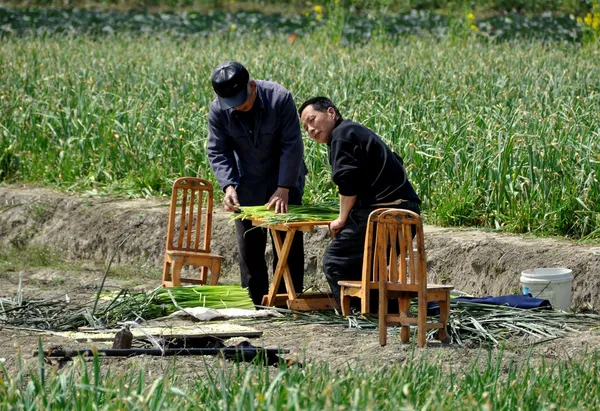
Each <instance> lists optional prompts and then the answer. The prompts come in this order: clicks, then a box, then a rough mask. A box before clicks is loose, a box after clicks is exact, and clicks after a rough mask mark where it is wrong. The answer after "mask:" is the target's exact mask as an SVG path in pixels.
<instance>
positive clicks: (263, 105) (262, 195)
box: [207, 80, 307, 205]
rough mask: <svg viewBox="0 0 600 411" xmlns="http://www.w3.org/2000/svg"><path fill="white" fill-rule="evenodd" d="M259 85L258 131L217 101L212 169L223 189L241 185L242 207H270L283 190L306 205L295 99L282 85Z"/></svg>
mask: <svg viewBox="0 0 600 411" xmlns="http://www.w3.org/2000/svg"><path fill="white" fill-rule="evenodd" d="M255 82H256V85H257V92H258V93H257V102H256V104H257V106H256V108H257V110H256V111H254V113H255V115H254V130H250V127H249V125H248V122H247V121H245V120H244V116H243V115H242V114H241V113H239V112H236V111H235V110H234V109H227V108H221V105H220V104H219V101H218V99H215V100H214V101H213V102H212V103H211V105H210V112H209V115H208V131H209V134H208V147H207V149H208V158H209V160H210V165H211V167H212V169H213V171H214V173H215V176H216V178H217V181H218V183H219V185H220V186H221V188H222V189H225V187H227V186H228V185H234V186H235V187H236V191H237V194H238V199H239V201H240V204H241V205H261V204H265V203H266V202H267V201H268V200H269V198H270V196H271V195H272V194H273V192H274V191H275V190H276V189H277V187H286V188H289V189H290V192H289V203H290V204H300V203H301V200H302V194H303V191H304V180H305V175H306V172H307V170H306V166H305V165H304V161H303V155H304V145H303V143H302V134H301V131H300V122H299V120H298V114H297V112H296V105H295V103H294V99H293V98H292V95H291V93H290V92H289V91H287V90H286V89H285V88H283V87H282V86H281V85H279V84H277V83H273V82H270V81H261V80H255Z"/></svg>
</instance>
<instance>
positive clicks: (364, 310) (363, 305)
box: [360, 288, 374, 315]
mask: <svg viewBox="0 0 600 411" xmlns="http://www.w3.org/2000/svg"><path fill="white" fill-rule="evenodd" d="M360 313H361V314H362V315H367V314H374V313H372V312H371V290H370V289H368V288H367V289H362V290H361V297H360Z"/></svg>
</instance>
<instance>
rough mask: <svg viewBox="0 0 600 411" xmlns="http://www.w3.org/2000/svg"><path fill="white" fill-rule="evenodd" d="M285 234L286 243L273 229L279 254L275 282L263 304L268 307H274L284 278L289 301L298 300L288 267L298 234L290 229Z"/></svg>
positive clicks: (293, 229)
mask: <svg viewBox="0 0 600 411" xmlns="http://www.w3.org/2000/svg"><path fill="white" fill-rule="evenodd" d="M284 233H285V241H283V243H282V241H281V238H279V235H278V233H277V230H275V229H274V228H271V234H272V236H273V242H274V243H275V250H274V252H276V253H277V258H278V261H277V267H276V268H275V273H274V274H273V282H271V287H270V288H269V294H268V295H267V298H266V301H265V302H264V303H263V304H264V305H266V306H272V305H274V301H275V296H276V294H277V290H278V289H279V284H280V283H281V277H283V281H284V283H285V288H286V290H287V295H288V299H289V300H293V299H295V298H296V290H295V289H294V283H293V282H292V276H291V274H290V267H289V266H288V261H287V260H288V256H289V255H290V249H291V248H292V241H293V240H294V235H295V234H296V229H295V228H290V229H289V230H288V231H284Z"/></svg>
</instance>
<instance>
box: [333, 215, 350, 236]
mask: <svg viewBox="0 0 600 411" xmlns="http://www.w3.org/2000/svg"><path fill="white" fill-rule="evenodd" d="M345 225H346V220H342V219H341V218H336V219H335V220H333V221H332V222H331V223H329V232H330V233H331V237H332V238H333V237H335V236H336V235H337V233H338V232H339V231H340V230H341V229H342V227H344V226H345Z"/></svg>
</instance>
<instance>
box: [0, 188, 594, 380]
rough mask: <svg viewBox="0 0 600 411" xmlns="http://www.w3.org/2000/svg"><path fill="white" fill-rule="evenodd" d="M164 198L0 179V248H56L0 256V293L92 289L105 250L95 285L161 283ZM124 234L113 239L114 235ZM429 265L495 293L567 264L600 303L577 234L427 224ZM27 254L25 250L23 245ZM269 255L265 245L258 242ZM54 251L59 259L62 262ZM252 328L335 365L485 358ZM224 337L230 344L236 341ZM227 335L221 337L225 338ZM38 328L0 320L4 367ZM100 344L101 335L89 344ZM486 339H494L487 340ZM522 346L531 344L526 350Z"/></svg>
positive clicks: (310, 278)
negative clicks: (49, 257) (45, 257)
mask: <svg viewBox="0 0 600 411" xmlns="http://www.w3.org/2000/svg"><path fill="white" fill-rule="evenodd" d="M167 212H168V201H167V200H160V199H159V200H156V199H153V200H123V199H113V198H82V197H75V196H69V195H65V194H63V193H58V192H54V191H51V190H47V189H39V188H31V187H15V186H10V187H0V249H5V250H7V249H14V248H15V247H17V248H20V249H21V250H24V251H23V253H26V255H25V256H23V255H21V256H20V257H19V258H20V259H22V260H24V261H25V262H27V260H28V259H39V258H40V256H39V255H35V253H32V252H31V250H32V249H33V250H40V249H41V250H57V251H58V253H59V255H60V261H61V262H60V263H56V262H54V263H51V264H46V265H43V264H37V265H36V264H30V265H29V266H28V265H27V264H25V263H21V264H15V266H11V265H10V264H7V263H5V264H3V265H0V297H14V296H15V295H16V292H17V288H18V284H19V279H21V281H22V285H23V291H24V295H25V297H26V298H64V296H65V294H68V295H69V297H70V298H71V300H72V301H84V300H86V299H91V298H93V296H94V293H95V291H96V290H97V288H96V287H97V286H98V285H99V284H100V281H101V279H102V276H103V274H104V271H105V269H106V264H107V262H108V259H109V258H110V257H111V256H112V255H113V254H114V255H115V257H116V258H115V260H114V262H113V265H112V266H111V271H110V273H109V276H108V279H107V282H106V286H107V287H128V288H134V289H143V290H149V289H152V288H154V287H156V286H158V285H159V284H160V270H161V267H162V258H163V252H164V241H165V233H166V222H167ZM229 219H230V216H229V215H227V214H225V213H221V212H217V213H215V217H214V220H215V221H214V230H213V244H212V248H213V252H215V253H217V254H220V255H223V256H224V257H225V261H224V265H223V274H222V281H223V282H224V283H231V284H236V283H237V282H238V281H239V271H238V268H237V264H236V258H237V257H236V251H235V236H234V228H233V226H232V225H231V224H229ZM125 238H127V239H126V241H125V243H124V244H123V245H122V246H121V247H120V248H118V244H119V243H120V242H121V241H122V240H123V239H125ZM327 241H328V239H327V232H326V231H325V230H317V232H315V233H313V234H308V235H306V237H305V244H306V245H305V249H306V260H305V271H306V277H307V279H306V283H307V285H308V286H312V287H313V288H317V289H322V290H326V289H327V287H326V282H325V280H324V278H323V275H322V274H321V262H320V260H321V258H322V253H323V250H324V248H325V246H326V244H327ZM426 249H427V258H428V270H429V271H428V272H429V274H430V276H431V280H432V281H437V282H442V283H450V284H453V285H454V286H455V287H456V288H457V289H459V290H462V291H464V292H467V293H471V294H473V295H478V296H482V295H501V294H509V293H512V292H518V291H519V275H520V272H521V271H522V270H525V269H527V268H534V267H542V266H545V267H568V268H571V269H572V270H573V273H574V281H573V308H574V309H593V308H594V307H598V306H600V301H599V300H598V299H599V298H600V297H599V296H600V293H599V291H600V264H599V263H600V244H586V245H583V244H578V243H574V242H569V241H566V240H562V239H554V238H535V237H526V236H514V235H507V234H498V233H492V232H484V231H476V230H456V229H442V228H439V227H427V228H426ZM27 253H29V254H27ZM268 255H269V256H271V255H272V254H271V251H268ZM65 261H68V262H67V263H65ZM250 326H251V327H253V328H255V329H257V330H259V331H262V332H263V335H262V336H261V337H260V338H257V339H252V340H251V343H252V344H253V345H256V346H262V347H267V348H278V347H279V348H283V349H287V350H290V351H291V353H290V355H289V356H288V357H296V358H298V359H299V360H301V361H302V362H321V361H325V362H327V363H329V364H330V365H332V366H334V367H340V366H345V364H350V365H353V364H355V363H357V362H358V363H360V364H363V365H365V366H379V365H385V364H392V363H398V362H403V361H407V360H411V359H413V358H419V357H421V356H426V357H427V358H428V360H432V361H439V362H441V363H442V364H445V365H446V366H448V367H450V368H453V369H460V368H461V367H466V366H468V364H470V362H471V361H472V360H474V359H476V358H480V359H481V358H484V359H485V358H486V357H487V354H486V353H485V352H484V351H485V350H486V349H485V348H482V347H478V346H471V347H458V346H454V345H440V344H437V343H432V344H430V346H429V348H428V349H426V350H420V349H416V350H415V349H414V347H413V346H411V345H403V344H401V343H400V341H399V337H398V336H397V335H391V336H390V337H389V338H388V345H387V346H386V347H383V348H382V347H380V346H379V343H378V336H377V334H376V333H375V332H372V331H371V332H366V331H363V330H357V329H349V328H348V327H346V326H344V325H318V324H311V325H298V324H293V323H290V322H266V323H260V324H251V325H250ZM42 340H43V344H44V347H50V346H58V345H60V346H64V347H69V348H89V347H90V344H91V343H89V342H87V343H86V342H80V343H79V342H75V341H73V340H67V339H64V338H62V337H57V336H54V335H43V336H42ZM237 341H238V340H236V341H229V343H233V342H237ZM226 343H227V342H226ZM37 344H38V334H37V333H35V332H32V331H27V330H15V329H7V328H5V329H0V358H4V361H5V365H6V366H7V367H8V369H15V367H16V354H17V352H19V351H20V352H21V353H22V357H23V359H24V360H25V361H26V362H28V363H31V364H35V362H36V361H37V359H35V358H32V356H31V352H32V351H33V350H36V349H37ZM98 346H99V347H102V345H98ZM598 347H600V334H599V333H598V331H586V332H582V333H579V334H573V335H572V336H571V337H567V338H561V339H557V340H553V341H550V342H546V343H543V344H539V345H536V346H533V347H530V346H529V344H528V343H527V342H526V341H523V340H519V339H515V341H511V343H510V344H508V345H507V347H505V349H504V359H505V361H517V362H521V361H524V360H525V359H526V358H532V359H534V360H535V361H541V360H542V359H544V360H548V361H555V360H557V359H569V358H577V357H580V356H582V355H584V354H585V353H586V352H590V351H592V350H596V349H598ZM493 350H497V349H493ZM531 350H533V351H531ZM104 361H105V362H107V363H115V364H118V365H119V366H123V367H125V366H127V367H128V366H129V365H131V364H142V365H144V366H145V367H146V369H147V370H148V372H149V373H153V372H154V373H160V372H162V370H164V369H165V368H166V367H167V365H168V364H169V363H170V360H166V359H160V358H155V357H137V358H129V359H120V360H104ZM214 361H216V360H215V359H213V358H209V359H207V358H206V357H186V358H180V359H179V360H178V364H179V367H180V370H181V371H182V372H183V373H184V374H188V373H189V374H190V375H195V374H196V373H198V369H199V366H200V364H205V363H208V364H211V363H213V362H214Z"/></svg>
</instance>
